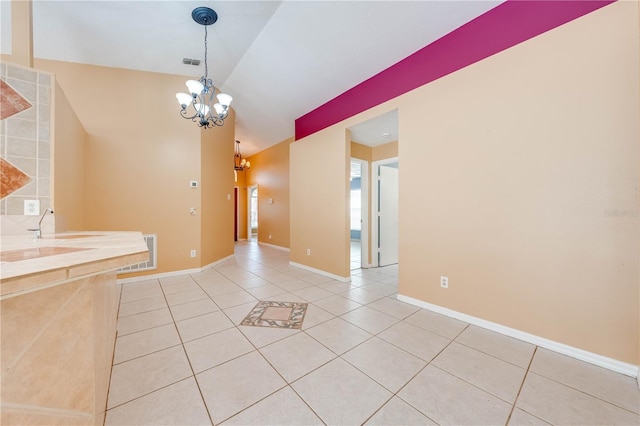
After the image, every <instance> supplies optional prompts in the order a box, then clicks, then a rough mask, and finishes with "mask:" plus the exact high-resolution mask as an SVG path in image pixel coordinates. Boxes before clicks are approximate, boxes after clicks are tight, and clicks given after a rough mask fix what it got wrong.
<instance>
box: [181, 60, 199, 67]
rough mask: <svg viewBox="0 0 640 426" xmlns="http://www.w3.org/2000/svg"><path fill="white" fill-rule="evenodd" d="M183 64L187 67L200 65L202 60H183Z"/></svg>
mask: <svg viewBox="0 0 640 426" xmlns="http://www.w3.org/2000/svg"><path fill="white" fill-rule="evenodd" d="M182 63H183V64H185V65H196V66H198V65H200V59H191V58H182Z"/></svg>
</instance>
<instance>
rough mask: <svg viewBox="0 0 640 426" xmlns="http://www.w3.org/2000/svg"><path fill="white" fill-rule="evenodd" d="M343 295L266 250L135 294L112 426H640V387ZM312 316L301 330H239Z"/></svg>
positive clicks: (375, 278)
mask: <svg viewBox="0 0 640 426" xmlns="http://www.w3.org/2000/svg"><path fill="white" fill-rule="evenodd" d="M397 275H398V269H397V266H395V267H388V268H381V269H376V270H358V271H354V274H353V279H352V281H351V283H342V282H338V281H335V280H331V279H329V278H326V277H324V276H321V275H318V274H314V273H311V272H308V271H305V270H302V269H299V268H295V267H292V266H290V265H289V263H288V253H286V252H284V251H279V250H275V249H273V248H269V247H262V246H258V245H256V244H254V243H240V244H238V245H237V246H236V257H235V259H234V260H230V261H227V262H225V263H223V264H221V265H218V266H216V267H215V268H211V269H208V270H206V271H204V272H202V273H198V274H191V275H183V276H177V277H171V278H163V279H160V280H147V281H141V282H136V283H128V284H125V285H123V288H122V295H121V304H120V314H119V315H120V316H119V321H118V338H117V341H116V348H115V357H114V365H113V370H112V377H111V388H110V392H109V400H108V412H107V416H106V424H107V425H115V424H126V425H132V424H152V425H159V424H171V425H187V424H194V425H209V424H212V423H213V424H216V425H218V424H225V425H252V424H253V425H306V424H319V425H321V424H329V425H334V424H335V425H338V424H345V425H357V424H363V423H366V424H371V425H421V424H481V425H494V424H495V425H504V424H522V425H530V424H559V425H563V424H597V425H613V424H626V425H638V424H639V423H640V417H639V413H640V408H639V406H640V391H639V390H638V385H637V383H636V381H635V379H633V378H630V377H626V376H623V375H620V374H616V373H613V372H611V371H608V370H605V369H602V368H599V367H596V366H593V365H590V364H586V363H584V362H581V361H577V360H574V359H571V358H568V357H566V356H563V355H559V354H557V353H554V352H551V351H548V350H545V349H542V348H538V347H535V346H533V345H531V344H528V343H524V342H522V341H518V340H515V339H512V338H508V337H505V336H502V335H499V334H496V333H493V332H490V331H487V330H485V329H482V328H478V327H475V326H471V325H469V324H466V323H464V322H461V321H458V320H454V319H451V318H447V317H444V316H441V315H438V314H435V313H432V312H429V311H426V310H421V309H418V308H416V307H414V306H411V305H408V304H405V303H402V302H399V301H397V300H396V299H395V296H396V291H397V279H398V278H397ZM259 299H260V300H273V301H286V302H296V301H298V302H308V303H309V305H308V311H307V314H306V317H305V319H304V324H303V327H302V329H301V330H295V329H279V328H267V327H252V326H238V325H237V324H239V323H240V322H241V321H242V319H243V318H244V317H245V316H246V315H247V313H248V312H249V311H251V309H252V308H253V307H254V306H255V304H256V302H257V301H258V300H259Z"/></svg>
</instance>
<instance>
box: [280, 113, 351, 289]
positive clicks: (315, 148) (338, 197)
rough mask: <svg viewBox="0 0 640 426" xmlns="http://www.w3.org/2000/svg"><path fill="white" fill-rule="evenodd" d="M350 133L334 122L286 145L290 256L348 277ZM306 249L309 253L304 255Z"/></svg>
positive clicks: (334, 273) (309, 265) (345, 277)
mask: <svg viewBox="0 0 640 426" xmlns="http://www.w3.org/2000/svg"><path fill="white" fill-rule="evenodd" d="M350 142H351V135H350V132H349V131H348V130H346V128H344V127H342V126H340V125H336V126H332V127H330V128H327V129H324V130H322V131H320V132H317V133H314V134H313V135H310V136H307V137H306V138H304V139H301V140H298V141H296V142H294V143H292V144H291V145H290V148H291V150H290V155H291V157H290V166H289V169H290V171H291V249H290V254H289V259H290V260H291V261H292V262H295V263H298V264H302V265H306V266H308V267H311V268H314V269H319V270H321V271H325V272H327V273H329V274H332V275H335V276H337V277H341V278H344V279H349V277H350V275H351V271H350V263H349V257H350V256H349V251H350V245H349V234H350V232H349V226H350V225H349V209H348V205H349V204H348V200H349V195H350V194H349V191H350V189H349V176H350V170H349V169H350V162H349V159H350V158H351V144H350ZM307 249H309V250H310V255H307V254H306V253H307Z"/></svg>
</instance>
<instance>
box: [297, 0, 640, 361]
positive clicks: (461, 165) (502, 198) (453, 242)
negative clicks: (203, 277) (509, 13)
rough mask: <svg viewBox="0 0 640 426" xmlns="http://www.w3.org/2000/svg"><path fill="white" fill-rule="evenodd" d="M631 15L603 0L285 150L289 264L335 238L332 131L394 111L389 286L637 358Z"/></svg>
mask: <svg viewBox="0 0 640 426" xmlns="http://www.w3.org/2000/svg"><path fill="white" fill-rule="evenodd" d="M638 24H639V19H638V3H637V2H616V3H613V4H611V5H608V6H606V7H604V8H602V9H600V10H597V11H595V12H593V13H591V14H589V15H586V16H584V17H582V18H580V19H577V20H575V21H572V22H569V23H567V24H566V25H563V26H561V27H559V28H556V29H554V30H552V31H550V32H548V33H545V34H543V35H541V36H539V37H536V38H534V39H531V40H529V41H527V42H525V43H522V44H520V45H517V46H515V47H513V48H511V49H508V50H506V51H504V52H501V53H499V54H496V55H494V56H492V57H490V58H488V59H485V60H483V61H481V62H478V63H476V64H474V65H471V66H469V67H467V68H464V69H462V70H460V71H458V72H456V73H454V74H451V75H449V76H447V77H444V78H441V79H439V80H437V81H435V82H433V83H431V84H428V85H426V86H423V87H422V88H419V89H417V90H414V91H412V92H410V93H408V94H406V95H403V96H400V97H398V98H395V99H393V100H391V101H389V102H386V103H385V104H382V105H379V106H378V107H375V108H372V109H371V110H369V111H366V112H364V113H362V114H359V115H358V116H356V117H352V118H350V119H348V120H345V121H343V122H341V123H338V124H336V125H334V126H332V127H330V128H328V129H325V130H323V131H321V132H318V133H316V134H314V135H311V136H309V137H307V138H304V139H302V140H300V141H297V142H296V143H294V144H292V151H291V162H292V166H291V181H292V208H291V216H292V220H291V233H292V236H294V235H295V236H296V237H295V238H292V259H293V258H294V255H295V256H296V258H297V259H304V257H303V256H302V253H301V251H302V250H303V248H304V247H305V245H307V244H311V242H312V241H315V239H316V238H318V236H320V237H322V236H323V235H327V236H326V237H325V238H324V239H323V238H320V240H321V241H326V240H327V239H332V240H333V244H334V247H336V246H337V247H338V249H339V248H340V247H341V244H340V239H341V238H344V239H346V232H345V233H344V234H340V232H339V231H336V229H339V228H340V224H341V220H340V218H339V217H338V216H340V214H342V215H343V216H344V217H346V216H347V213H346V210H345V209H343V208H342V205H340V200H341V199H342V198H344V196H343V189H342V188H341V187H340V184H339V180H340V179H338V178H336V177H335V175H341V169H342V168H343V167H344V163H345V162H346V159H345V158H344V157H343V155H342V152H341V150H340V149H339V148H338V145H339V144H340V138H341V137H343V136H344V133H345V129H347V128H348V127H350V126H352V125H354V124H357V123H360V122H362V121H365V120H367V119H370V118H373V117H375V116H377V115H380V114H382V113H385V112H388V111H391V110H393V109H395V108H398V109H399V132H400V135H401V137H400V141H399V158H400V163H401V180H400V193H399V200H400V201H399V214H400V264H401V265H402V266H401V268H400V288H399V291H400V294H403V295H406V296H409V297H413V298H415V299H418V300H422V301H426V302H429V303H433V304H435V305H440V306H443V307H446V308H449V309H452V310H455V311H459V312H463V313H466V314H469V315H473V316H475V317H478V318H482V319H485V320H489V321H493V322H496V323H499V324H503V325H505V326H508V327H512V328H515V329H518V330H522V331H524V332H528V333H532V334H535V335H538V336H541V337H544V338H547V339H551V340H554V341H557V342H561V343H564V344H567V345H570V346H574V347H577V348H580V349H584V350H587V351H591V352H594V353H597V354H601V355H604V356H608V357H611V358H614V359H618V360H621V361H625V362H629V363H632V364H635V363H638V361H639V360H640V353H639V346H640V342H639V340H640V339H639V331H640V330H639V321H638V317H639V306H638V301H639V298H640V297H639V294H638V293H639V291H638V290H639V289H638V277H639V275H640V268H639V257H640V256H639V254H640V227H639V225H638V220H639V218H638V213H637V212H638V211H640V205H639V197H638V186H637V185H638V173H639V162H638V159H639V158H640V146H639V144H638V140H640V134H639V128H638V127H639V126H638V117H639V116H640V106H639V105H638V93H639V91H640V88H639V87H638V75H639V74H640V66H639V63H638V62H639V54H638V52H639V51H640V46H639V39H640V34H639V32H640V31H639V25H638ZM567 52H570V54H568V53H567ZM294 148H296V149H294ZM312 159H314V161H311V160H312ZM318 160H320V161H318ZM303 161H304V162H309V163H310V164H309V166H308V167H302V166H298V164H300V163H301V162H303ZM305 165H306V163H305ZM328 170H331V171H332V172H333V174H332V175H331V176H330V173H327V171H328ZM299 181H300V182H301V185H299V186H297V185H296V182H299ZM314 181H315V182H317V184H318V185H319V186H320V185H321V187H318V188H314V190H315V191H316V192H317V193H318V194H319V195H320V197H319V199H318V200H314V199H313V197H304V196H303V194H298V192H299V191H298V190H297V189H298V188H299V187H303V186H308V185H313V182H314ZM344 182H345V186H346V182H347V180H346V179H345V180H344ZM294 186H295V189H296V191H295V194H294ZM416 194H419V195H420V196H419V197H416ZM309 203H310V204H311V206H308V204H309ZM329 203H335V206H334V207H333V208H332V210H331V212H327V210H322V209H320V207H322V206H326V205H329ZM333 211H335V214H334V213H332V212H333ZM616 211H617V212H621V213H615V212H616ZM612 212H614V213H612ZM616 215H617V216H616ZM343 220H344V219H343ZM306 223H315V224H316V226H315V227H314V228H313V229H314V233H313V234H311V233H309V232H308V231H307V229H306V228H305V226H304V225H305V224H306ZM318 254H319V255H321V256H323V258H322V259H313V258H312V259H313V262H311V261H307V262H304V263H306V264H312V266H316V267H319V268H320V269H324V270H326V271H329V272H334V271H335V270H336V268H335V266H334V265H336V264H339V263H340V262H341V261H342V259H344V253H342V252H341V251H340V250H334V251H332V252H327V251H320V252H319V253H318ZM325 256H326V258H325ZM441 275H445V276H448V277H449V288H448V289H446V290H445V289H441V288H440V286H439V277H440V276H441Z"/></svg>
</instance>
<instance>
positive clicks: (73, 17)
mask: <svg viewBox="0 0 640 426" xmlns="http://www.w3.org/2000/svg"><path fill="white" fill-rule="evenodd" d="M502 1H503V0H472V1H459V0H441V1H434V0H428V1H240V0H238V1H204V0H203V1H176V0H174V1H114V0H106V1H95V0H92V1H61V0H34V1H33V27H34V34H33V39H34V56H35V57H36V58H43V59H54V60H61V61H69V62H79V63H87V64H95V65H104V66H111V67H119V68H129V69H136V70H143V71H152V72H160V73H169V74H179V75H185V76H190V77H199V76H200V75H202V74H203V73H204V64H201V65H200V66H199V67H194V66H189V65H183V64H182V58H184V57H188V58H195V59H204V57H203V56H204V29H203V27H202V26H200V25H198V24H196V23H195V22H193V20H192V19H191V11H192V10H193V9H194V8H195V7H198V6H208V7H211V8H212V9H214V10H216V12H217V13H218V16H219V18H218V22H217V23H216V24H214V25H213V26H211V27H209V38H208V44H209V54H208V57H209V61H208V62H209V77H211V78H212V79H213V81H214V84H216V85H217V86H218V87H220V88H221V89H222V91H224V92H226V93H229V94H230V95H232V96H233V98H234V101H233V103H232V106H233V108H234V109H235V110H236V138H237V139H239V140H241V141H242V148H243V153H244V154H245V155H251V154H252V153H255V152H257V151H259V150H262V149H265V148H267V147H269V146H271V145H274V144H276V143H278V142H280V141H282V140H284V139H286V138H288V137H290V136H293V133H294V120H295V119H296V118H298V117H300V116H302V115H304V114H306V113H307V112H310V111H311V110H313V109H315V108H317V107H318V106H320V105H322V104H323V103H325V102H326V101H328V100H330V99H332V98H334V97H336V96H337V95H339V94H341V93H342V92H344V91H346V90H348V89H349V88H351V87H353V86H355V85H356V84H358V83H360V82H362V81H364V80H366V79H367V78H369V77H372V76H373V75H375V74H377V73H378V72H380V71H382V70H384V69H385V68H387V67H389V66H391V65H393V64H394V63H396V62H398V61H399V60H401V59H403V58H405V57H407V56H409V55H411V54H412V53H414V52H415V51H417V50H419V49H420V48H422V47H424V46H426V45H427V44H429V43H431V42H433V41H435V40H437V39H438V38H440V37H442V36H443V35H445V34H447V33H449V32H451V31H452V30H454V29H456V28H457V27H459V26H461V25H463V24H464V23H466V22H468V21H470V20H472V19H473V18H475V17H477V16H478V15H480V14H482V13H484V12H486V11H487V10H489V9H492V8H493V7H495V6H497V5H498V4H500V3H501V2H502ZM0 15H1V16H0V24H1V26H2V29H1V32H0V51H1V52H2V53H6V54H10V53H11V20H10V1H9V0H0ZM179 90H182V89H181V88H176V91H179ZM167 102H175V99H173V98H172V99H167ZM178 108H179V107H178V106H177V104H176V114H178ZM396 126H397V125H396ZM363 130H366V129H363ZM375 131H376V132H378V130H377V129H376V130H375ZM363 143H367V142H366V141H363Z"/></svg>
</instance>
